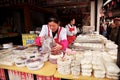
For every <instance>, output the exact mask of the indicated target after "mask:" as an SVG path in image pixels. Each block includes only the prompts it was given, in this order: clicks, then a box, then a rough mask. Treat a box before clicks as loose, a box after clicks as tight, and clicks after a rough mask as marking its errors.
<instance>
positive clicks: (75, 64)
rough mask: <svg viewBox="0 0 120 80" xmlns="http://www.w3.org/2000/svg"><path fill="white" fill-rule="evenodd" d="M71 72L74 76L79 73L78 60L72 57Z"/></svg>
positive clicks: (77, 75)
mask: <svg viewBox="0 0 120 80" xmlns="http://www.w3.org/2000/svg"><path fill="white" fill-rule="evenodd" d="M71 74H72V75H73V76H74V77H79V75H80V60H79V59H74V60H72V61H71Z"/></svg>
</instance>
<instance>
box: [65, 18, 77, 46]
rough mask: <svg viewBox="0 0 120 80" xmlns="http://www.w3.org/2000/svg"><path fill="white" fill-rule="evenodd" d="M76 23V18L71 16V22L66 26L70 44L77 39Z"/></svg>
mask: <svg viewBox="0 0 120 80" xmlns="http://www.w3.org/2000/svg"><path fill="white" fill-rule="evenodd" d="M74 24H75V19H74V18H71V19H70V22H69V23H68V24H67V25H66V26H65V27H66V30H67V40H68V44H72V43H73V41H74V40H75V39H76V34H77V29H76V26H75V25H74Z"/></svg>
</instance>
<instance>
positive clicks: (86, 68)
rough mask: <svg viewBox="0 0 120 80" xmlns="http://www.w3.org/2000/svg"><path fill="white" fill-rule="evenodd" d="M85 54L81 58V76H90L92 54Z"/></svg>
mask: <svg viewBox="0 0 120 80" xmlns="http://www.w3.org/2000/svg"><path fill="white" fill-rule="evenodd" d="M89 52H90V51H88V52H85V54H84V56H83V58H81V71H82V75H83V76H91V72H92V54H91V53H89Z"/></svg>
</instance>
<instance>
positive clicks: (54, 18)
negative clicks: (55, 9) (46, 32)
mask: <svg viewBox="0 0 120 80" xmlns="http://www.w3.org/2000/svg"><path fill="white" fill-rule="evenodd" d="M49 22H55V23H57V24H58V23H59V19H58V17H55V16H52V17H50V18H49V19H48V23H49Z"/></svg>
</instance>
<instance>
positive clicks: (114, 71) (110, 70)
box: [105, 62, 120, 80]
mask: <svg viewBox="0 0 120 80" xmlns="http://www.w3.org/2000/svg"><path fill="white" fill-rule="evenodd" d="M105 67H106V77H107V78H111V79H115V80H118V79H119V73H120V69H119V67H118V66H117V65H116V64H115V63H112V62H111V63H110V62H109V63H107V62H106V63H105Z"/></svg>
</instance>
